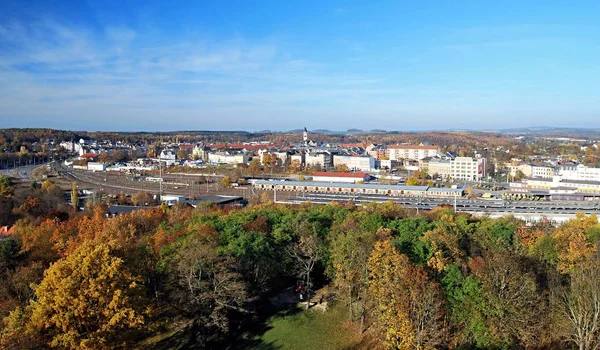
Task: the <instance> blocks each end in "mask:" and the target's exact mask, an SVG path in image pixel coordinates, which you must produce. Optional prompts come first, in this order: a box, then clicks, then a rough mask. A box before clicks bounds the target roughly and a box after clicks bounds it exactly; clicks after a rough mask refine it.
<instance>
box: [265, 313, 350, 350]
mask: <svg viewBox="0 0 600 350" xmlns="http://www.w3.org/2000/svg"><path fill="white" fill-rule="evenodd" d="M347 319H348V314H347V310H346V309H345V308H344V307H343V306H342V305H337V306H334V307H332V308H331V309H329V310H328V311H326V312H322V311H320V310H316V309H311V310H304V309H297V310H293V312H287V313H278V314H276V315H274V316H272V317H271V318H270V319H269V320H268V321H267V329H268V330H267V331H266V332H265V333H264V334H262V335H261V336H259V339H257V340H258V344H257V345H256V347H255V348H256V349H348V348H352V347H353V346H355V345H357V344H358V342H359V336H358V328H357V327H356V325H350V324H349V323H348V322H347Z"/></svg>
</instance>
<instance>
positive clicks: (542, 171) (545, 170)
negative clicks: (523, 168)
mask: <svg viewBox="0 0 600 350" xmlns="http://www.w3.org/2000/svg"><path fill="white" fill-rule="evenodd" d="M554 175H556V174H555V171H554V167H552V166H549V165H534V166H532V167H531V177H533V178H542V179H551V178H552V176H554Z"/></svg>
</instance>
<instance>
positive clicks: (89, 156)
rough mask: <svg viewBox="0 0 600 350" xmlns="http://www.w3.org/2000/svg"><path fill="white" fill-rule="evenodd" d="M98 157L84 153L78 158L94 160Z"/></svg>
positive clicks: (94, 154)
mask: <svg viewBox="0 0 600 350" xmlns="http://www.w3.org/2000/svg"><path fill="white" fill-rule="evenodd" d="M96 157H98V155H97V154H96V153H84V154H82V155H81V157H80V158H96Z"/></svg>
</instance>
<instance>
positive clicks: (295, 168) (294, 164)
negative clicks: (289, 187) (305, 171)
mask: <svg viewBox="0 0 600 350" xmlns="http://www.w3.org/2000/svg"><path fill="white" fill-rule="evenodd" d="M301 169H302V163H300V161H299V160H297V159H294V160H292V161H291V162H290V172H291V173H292V174H295V173H297V172H299V171H300V170H301Z"/></svg>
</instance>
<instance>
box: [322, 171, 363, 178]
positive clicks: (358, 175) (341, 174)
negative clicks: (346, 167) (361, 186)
mask: <svg viewBox="0 0 600 350" xmlns="http://www.w3.org/2000/svg"><path fill="white" fill-rule="evenodd" d="M313 176H326V177H355V178H359V179H364V178H365V176H367V173H364V172H358V173H350V172H348V173H346V172H343V171H330V172H323V171H322V172H318V173H314V175H313Z"/></svg>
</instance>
